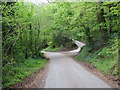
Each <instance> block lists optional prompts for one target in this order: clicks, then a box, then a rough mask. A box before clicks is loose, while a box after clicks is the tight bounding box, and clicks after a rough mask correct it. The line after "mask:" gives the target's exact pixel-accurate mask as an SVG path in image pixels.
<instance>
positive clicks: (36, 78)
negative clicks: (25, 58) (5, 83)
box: [9, 61, 49, 88]
mask: <svg viewBox="0 0 120 90" xmlns="http://www.w3.org/2000/svg"><path fill="white" fill-rule="evenodd" d="M48 64H49V61H48V62H47V64H46V65H45V67H44V68H41V69H39V70H37V71H35V72H34V73H33V74H32V75H30V76H27V77H25V78H24V79H23V80H22V81H21V82H17V83H16V84H15V85H14V86H11V87H9V88H42V87H43V86H44V80H43V78H44V75H45V73H46V71H47V66H48Z"/></svg>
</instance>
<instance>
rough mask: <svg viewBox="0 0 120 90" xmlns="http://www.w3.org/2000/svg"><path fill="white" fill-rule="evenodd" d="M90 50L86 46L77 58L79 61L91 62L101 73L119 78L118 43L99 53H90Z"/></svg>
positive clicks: (115, 42) (100, 50) (102, 49)
mask: <svg viewBox="0 0 120 90" xmlns="http://www.w3.org/2000/svg"><path fill="white" fill-rule="evenodd" d="M89 50H90V48H89V47H87V46H85V47H83V48H82V50H81V52H80V53H79V54H78V55H77V56H76V58H77V59H78V60H83V61H84V62H89V63H91V64H92V65H93V66H95V67H96V68H97V69H98V70H99V71H101V72H102V73H104V74H106V75H113V76H116V77H119V76H120V75H119V73H118V72H119V71H118V67H119V65H118V42H117V41H115V40H114V42H113V43H112V44H110V45H108V46H106V47H104V48H101V49H99V50H98V51H94V52H90V51H89Z"/></svg>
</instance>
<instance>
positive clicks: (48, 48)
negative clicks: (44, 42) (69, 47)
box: [42, 46, 63, 52]
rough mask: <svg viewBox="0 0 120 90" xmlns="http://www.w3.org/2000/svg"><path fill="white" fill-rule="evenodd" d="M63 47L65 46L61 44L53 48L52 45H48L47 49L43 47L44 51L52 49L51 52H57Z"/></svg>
mask: <svg viewBox="0 0 120 90" xmlns="http://www.w3.org/2000/svg"><path fill="white" fill-rule="evenodd" d="M62 49H63V47H62V46H61V47H56V48H52V47H50V46H49V47H47V48H46V49H43V50H42V51H50V52H55V51H60V50H62Z"/></svg>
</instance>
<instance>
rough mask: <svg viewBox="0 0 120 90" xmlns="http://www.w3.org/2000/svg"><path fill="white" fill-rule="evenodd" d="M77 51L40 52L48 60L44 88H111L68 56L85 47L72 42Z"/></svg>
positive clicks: (80, 43)
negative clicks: (65, 52)
mask: <svg viewBox="0 0 120 90" xmlns="http://www.w3.org/2000/svg"><path fill="white" fill-rule="evenodd" d="M74 42H75V43H76V45H77V46H78V48H77V49H75V50H72V51H69V52H67V54H64V53H60V52H47V51H42V52H43V53H45V55H46V56H47V57H48V58H49V59H50V64H49V66H48V72H47V73H46V78H45V80H44V81H45V85H44V88H111V87H110V86H109V85H108V84H107V83H106V82H105V81H103V80H102V79H100V78H99V77H98V76H96V75H94V74H93V73H91V72H89V71H87V70H86V69H84V68H83V67H82V66H81V65H80V64H78V63H77V62H75V61H74V60H73V59H72V58H71V57H69V55H72V56H74V55H76V54H77V53H78V52H79V51H80V50H81V48H82V47H83V46H84V45H85V44H84V43H82V42H79V41H76V40H74Z"/></svg>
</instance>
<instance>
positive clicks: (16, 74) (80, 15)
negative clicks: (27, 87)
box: [1, 2, 120, 87]
mask: <svg viewBox="0 0 120 90" xmlns="http://www.w3.org/2000/svg"><path fill="white" fill-rule="evenodd" d="M1 7H2V70H3V71H2V78H3V81H2V84H3V87H9V86H11V85H13V84H15V83H16V82H19V81H21V80H22V79H23V78H24V77H25V76H28V75H30V74H31V73H32V72H34V71H36V70H38V69H40V68H42V67H44V65H45V64H46V62H47V60H46V59H45V58H44V55H43V54H42V53H41V51H43V50H46V51H58V50H63V49H64V50H69V49H72V48H74V47H75V45H74V42H73V41H72V39H75V40H78V41H81V42H83V43H85V44H86V45H85V46H84V47H83V48H82V50H81V51H80V52H79V54H78V55H77V56H75V58H77V59H78V60H82V61H84V62H89V63H91V64H93V65H94V66H95V67H96V68H97V69H98V70H100V71H101V72H102V73H104V74H107V75H113V76H115V77H120V73H119V72H120V68H119V66H120V65H119V64H120V61H119V49H118V48H119V47H118V44H119V43H120V41H119V38H120V32H119V30H120V26H119V25H120V23H119V20H120V2H49V3H47V4H39V5H37V4H34V3H30V2H28V3H25V2H2V5H1Z"/></svg>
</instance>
